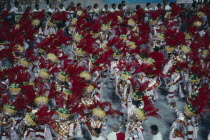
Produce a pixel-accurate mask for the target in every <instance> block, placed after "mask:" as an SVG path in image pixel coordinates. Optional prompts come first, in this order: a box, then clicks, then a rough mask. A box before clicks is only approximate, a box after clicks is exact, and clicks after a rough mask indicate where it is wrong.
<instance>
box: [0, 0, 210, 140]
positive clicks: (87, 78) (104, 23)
mask: <svg viewBox="0 0 210 140" xmlns="http://www.w3.org/2000/svg"><path fill="white" fill-rule="evenodd" d="M180 10H181V9H180V8H179V7H178V6H177V5H176V4H173V6H172V10H171V11H166V12H164V11H161V10H160V11H155V12H153V11H151V12H149V14H150V15H151V16H150V17H147V16H145V15H147V14H148V13H144V11H142V10H139V11H136V12H133V13H132V14H130V15H127V16H122V13H121V12H115V13H108V14H107V13H106V14H101V15H100V16H98V17H94V19H92V18H91V17H90V16H89V15H87V14H86V12H85V11H81V10H78V11H77V18H71V19H67V14H66V13H65V12H56V13H54V14H53V15H52V16H50V17H48V18H47V20H46V22H43V19H44V11H41V12H32V13H30V12H29V11H30V9H27V10H26V12H25V13H24V14H23V15H22V17H21V18H20V20H19V21H18V22H16V23H15V24H12V23H10V22H8V21H6V20H5V19H6V17H7V12H6V11H4V12H3V13H2V15H1V19H0V25H1V26H0V39H1V45H0V70H1V71H0V91H1V92H0V93H1V94H0V96H1V98H0V103H1V104H0V107H1V112H0V113H1V114H0V126H1V139H2V140H7V139H15V140H16V139H24V140H25V139H26V140H28V139H33V140H42V139H47V140H52V139H57V140H67V139H73V138H78V139H79V138H86V139H91V136H94V135H95V131H94V130H95V128H100V129H101V135H102V136H103V137H104V138H106V136H107V124H106V121H107V120H106V116H108V115H111V116H112V117H117V118H119V120H118V122H119V123H120V124H121V127H124V128H126V131H125V139H126V140H143V139H144V135H145V132H144V128H143V125H142V124H143V123H144V121H145V120H146V119H149V117H157V118H161V114H158V108H157V107H155V104H154V101H157V102H158V96H159V94H160V90H159V89H160V86H161V88H163V87H165V89H164V90H167V93H168V95H166V96H165V97H166V98H165V99H166V102H168V105H169V106H170V107H171V109H172V110H174V112H176V113H177V119H176V120H175V121H174V123H173V125H172V126H171V129H170V135H169V139H170V140H194V139H196V137H197V131H198V130H199V129H198V126H199V120H200V119H202V115H205V113H207V112H208V109H209V104H208V100H209V97H210V95H209V93H210V92H209V76H210V73H209V70H210V67H209V62H210V61H209V60H210V53H209V50H210V39H209V33H208V31H207V28H208V23H207V16H208V15H207V14H209V13H210V12H209V9H208V7H203V8H202V9H199V11H198V13H197V15H195V16H194V17H192V19H191V20H189V19H184V18H182V16H181V15H180ZM163 15H164V16H163ZM163 19H164V20H163ZM183 23H185V25H186V30H185V31H182V30H181V26H182V25H183ZM108 88H109V89H110V90H114V91H115V92H114V94H115V95H117V96H118V97H119V102H120V107H121V108H120V109H118V110H116V109H114V107H113V106H112V104H111V103H110V102H108V101H105V100H104V99H103V98H102V97H103V96H104V94H105V93H104V92H103V91H106V90H107V89H108ZM106 94H110V95H111V94H112V93H107V92H106ZM110 97H111V96H110ZM178 99H183V100H184V101H185V107H184V108H182V109H179V110H178V109H177V105H176V102H177V100H178ZM161 102H163V100H162V101H161ZM162 119H164V116H162ZM84 130H86V131H84ZM86 132H88V133H87V134H86Z"/></svg>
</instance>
